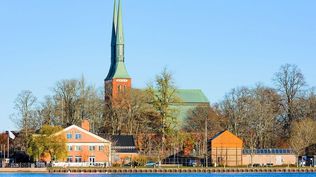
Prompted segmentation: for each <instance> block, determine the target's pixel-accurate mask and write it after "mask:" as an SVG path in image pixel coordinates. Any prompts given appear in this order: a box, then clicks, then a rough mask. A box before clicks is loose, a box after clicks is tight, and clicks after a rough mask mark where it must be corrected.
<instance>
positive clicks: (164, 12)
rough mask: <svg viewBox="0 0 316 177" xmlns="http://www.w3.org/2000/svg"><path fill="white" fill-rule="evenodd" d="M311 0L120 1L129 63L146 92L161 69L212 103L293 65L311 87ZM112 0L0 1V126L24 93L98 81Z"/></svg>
mask: <svg viewBox="0 0 316 177" xmlns="http://www.w3.org/2000/svg"><path fill="white" fill-rule="evenodd" d="M315 8H316V1H315V0H299V1H298V0H256V1H254V0H238V1H236V0H123V18H124V19H123V21H124V32H125V43H126V46H125V48H126V56H125V59H126V65H127V68H128V71H129V74H130V75H131V76H132V77H133V86H134V87H137V88H143V87H145V86H146V83H148V82H150V81H152V80H153V79H154V77H155V75H156V74H158V73H160V72H161V71H162V69H163V68H164V67H167V68H168V69H169V70H170V71H172V73H173V74H174V78H175V80H176V84H177V86H178V87H179V88H199V89H202V90H203V91H204V93H205V94H206V96H207V97H208V98H209V100H210V101H211V103H214V102H218V101H220V100H221V99H222V98H223V97H224V95H225V93H227V92H229V91H230V89H232V88H234V87H239V86H254V85H255V84H256V83H258V82H260V83H263V84H266V85H272V81H271V80H272V77H273V74H274V73H275V72H276V71H278V69H279V67H280V66H281V65H282V64H285V63H290V64H296V65H298V66H299V68H300V69H301V70H302V71H303V73H304V75H305V77H306V81H307V83H308V84H309V86H316V69H315V68H316V22H315V19H316V10H315ZM112 11H113V0H1V1H0V66H1V68H0V83H1V87H0V121H1V124H0V130H5V129H14V126H13V123H12V122H11V120H10V119H9V115H10V114H11V113H12V112H13V111H14V110H13V106H14V105H13V102H14V100H15V98H16V97H17V95H18V94H19V93H20V92H21V91H22V90H31V91H32V92H33V93H34V94H35V95H36V96H37V97H38V98H39V99H42V98H43V97H44V96H45V95H47V94H51V88H52V87H53V86H54V84H55V83H56V82H57V81H59V80H61V79H72V78H80V76H81V75H82V74H83V75H84V76H85V77H86V79H87V80H88V81H89V83H91V84H94V85H95V86H96V87H102V86H103V79H104V78H105V77H106V75H107V72H108V70H109V66H110V37H111V24H112Z"/></svg>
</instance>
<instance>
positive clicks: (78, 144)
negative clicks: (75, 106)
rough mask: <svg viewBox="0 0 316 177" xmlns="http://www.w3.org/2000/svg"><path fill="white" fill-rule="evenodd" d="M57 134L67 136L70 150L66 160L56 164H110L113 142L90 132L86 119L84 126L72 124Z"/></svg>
mask: <svg viewBox="0 0 316 177" xmlns="http://www.w3.org/2000/svg"><path fill="white" fill-rule="evenodd" d="M57 134H64V135H65V136H66V141H67V143H66V146H67V150H68V156H67V159H66V160H65V161H64V162H59V163H55V166H110V165H111V142H110V141H108V140H106V139H104V138H102V137H100V136H97V135H95V134H93V133H91V132H89V122H88V121H87V120H84V121H83V122H82V126H81V127H78V126H76V125H72V126H70V127H67V128H65V129H64V130H62V131H61V132H58V133H57Z"/></svg>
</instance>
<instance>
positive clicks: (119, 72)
mask: <svg viewBox="0 0 316 177" xmlns="http://www.w3.org/2000/svg"><path fill="white" fill-rule="evenodd" d="M113 74H114V75H113V77H112V78H114V79H117V78H124V79H130V78H131V77H130V76H129V74H128V72H127V69H126V66H125V64H124V63H123V62H118V63H117V65H116V70H115V71H114V73H113Z"/></svg>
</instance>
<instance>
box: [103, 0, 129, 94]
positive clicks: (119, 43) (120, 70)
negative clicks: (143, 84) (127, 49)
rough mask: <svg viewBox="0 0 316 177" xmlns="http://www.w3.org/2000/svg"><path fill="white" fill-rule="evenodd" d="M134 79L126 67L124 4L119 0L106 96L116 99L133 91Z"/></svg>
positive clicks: (106, 83) (113, 29)
mask: <svg viewBox="0 0 316 177" xmlns="http://www.w3.org/2000/svg"><path fill="white" fill-rule="evenodd" d="M131 86H132V79H131V77H130V76H129V74H128V72H127V70H126V66H125V55H124V33H123V20H122V4H121V0H119V3H118V8H117V6H116V0H114V11H113V26H112V40H111V66H110V70H109V73H108V75H107V77H106V79H105V95H106V99H107V98H109V97H112V98H115V97H116V96H117V95H118V94H120V93H126V92H128V91H129V90H130V89H131Z"/></svg>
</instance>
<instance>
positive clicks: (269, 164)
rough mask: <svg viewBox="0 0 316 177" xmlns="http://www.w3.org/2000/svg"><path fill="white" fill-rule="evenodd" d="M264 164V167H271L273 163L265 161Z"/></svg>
mask: <svg viewBox="0 0 316 177" xmlns="http://www.w3.org/2000/svg"><path fill="white" fill-rule="evenodd" d="M265 166H266V167H273V163H267V164H266V165H265Z"/></svg>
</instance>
